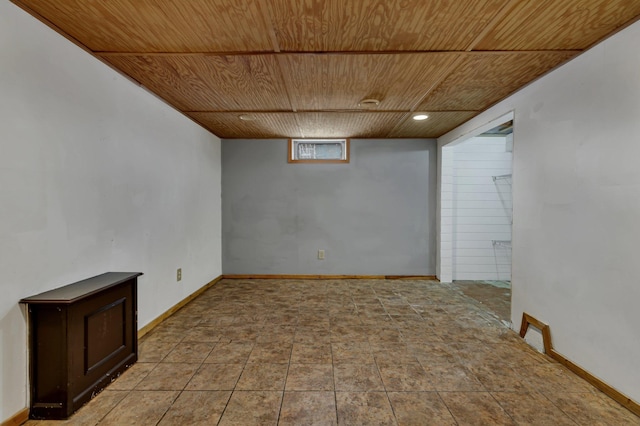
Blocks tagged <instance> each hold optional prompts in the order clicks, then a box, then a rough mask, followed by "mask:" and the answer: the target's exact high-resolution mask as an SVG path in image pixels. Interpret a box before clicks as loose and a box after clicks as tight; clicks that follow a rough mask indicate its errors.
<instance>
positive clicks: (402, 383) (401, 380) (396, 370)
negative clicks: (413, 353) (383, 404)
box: [378, 362, 435, 392]
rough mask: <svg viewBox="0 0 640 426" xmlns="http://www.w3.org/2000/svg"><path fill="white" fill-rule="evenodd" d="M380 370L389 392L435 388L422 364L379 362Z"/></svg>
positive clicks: (430, 389)
mask: <svg viewBox="0 0 640 426" xmlns="http://www.w3.org/2000/svg"><path fill="white" fill-rule="evenodd" d="M378 370H379V371H380V376H382V382H383V383H384V387H385V389H386V390H387V392H401V391H432V390H435V389H434V387H433V385H432V384H431V382H429V378H428V377H427V373H426V372H425V371H424V369H423V368H422V366H421V365H420V364H418V363H417V362H416V363H413V364H386V363H378Z"/></svg>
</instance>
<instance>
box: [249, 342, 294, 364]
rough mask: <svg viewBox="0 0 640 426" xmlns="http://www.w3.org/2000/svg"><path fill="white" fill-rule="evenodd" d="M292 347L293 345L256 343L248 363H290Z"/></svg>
mask: <svg viewBox="0 0 640 426" xmlns="http://www.w3.org/2000/svg"><path fill="white" fill-rule="evenodd" d="M292 347H293V344H292V343H281V342H276V343H256V344H255V345H254V346H253V350H252V351H251V355H249V360H248V361H247V362H249V363H253V362H259V363H288V362H289V359H290V358H291V349H292Z"/></svg>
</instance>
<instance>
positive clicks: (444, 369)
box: [418, 358, 485, 392]
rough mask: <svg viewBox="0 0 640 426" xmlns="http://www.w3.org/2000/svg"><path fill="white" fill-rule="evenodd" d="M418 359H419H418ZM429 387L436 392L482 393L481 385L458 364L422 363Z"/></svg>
mask: <svg viewBox="0 0 640 426" xmlns="http://www.w3.org/2000/svg"><path fill="white" fill-rule="evenodd" d="M418 359H420V358H418ZM422 368H424V370H425V373H426V375H427V378H428V380H429V382H430V383H431V385H432V386H433V387H434V388H435V389H436V390H438V391H446V392H452V391H466V392H477V391H484V390H485V388H484V386H482V383H480V381H479V380H478V379H477V378H476V377H475V376H474V375H473V373H472V372H471V371H469V370H468V369H467V368H465V367H463V366H462V365H459V364H453V363H451V364H425V363H422Z"/></svg>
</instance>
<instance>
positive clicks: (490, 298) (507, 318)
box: [453, 281, 511, 324]
mask: <svg viewBox="0 0 640 426" xmlns="http://www.w3.org/2000/svg"><path fill="white" fill-rule="evenodd" d="M453 288H455V289H457V290H460V291H462V293H463V294H464V295H465V296H468V297H470V298H472V299H474V300H475V301H477V302H479V303H480V305H481V306H484V308H485V309H486V310H487V311H489V312H492V313H494V314H495V315H497V317H498V318H499V319H500V320H501V321H502V322H503V323H505V324H511V283H510V282H508V281H454V283H453Z"/></svg>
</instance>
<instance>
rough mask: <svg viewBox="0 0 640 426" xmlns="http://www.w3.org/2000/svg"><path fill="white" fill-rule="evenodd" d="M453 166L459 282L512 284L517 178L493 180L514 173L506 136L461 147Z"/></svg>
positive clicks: (456, 277)
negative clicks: (513, 200) (514, 185)
mask: <svg viewBox="0 0 640 426" xmlns="http://www.w3.org/2000/svg"><path fill="white" fill-rule="evenodd" d="M452 165H453V189H452V191H451V192H450V196H452V197H453V209H452V215H451V216H450V217H449V218H448V220H449V221H450V222H451V224H452V232H453V237H452V242H453V244H452V249H453V252H452V256H453V258H452V264H453V269H452V277H453V279H454V280H504V281H509V280H511V245H510V241H511V216H512V215H511V207H512V206H511V178H510V177H508V178H503V179H496V180H494V179H493V177H494V176H504V175H510V174H511V171H512V169H511V167H512V153H511V151H510V150H508V149H507V138H506V136H499V137H495V136H494V137H487V136H482V137H474V138H471V139H468V140H466V141H464V142H462V143H460V144H457V145H455V146H454V147H453V163H452ZM495 241H498V242H502V241H509V243H505V244H502V243H494V242H495Z"/></svg>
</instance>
